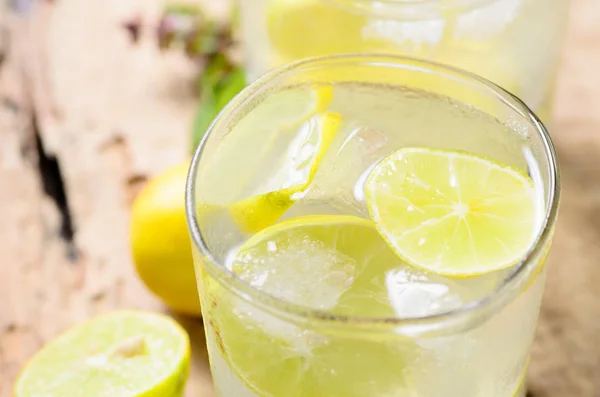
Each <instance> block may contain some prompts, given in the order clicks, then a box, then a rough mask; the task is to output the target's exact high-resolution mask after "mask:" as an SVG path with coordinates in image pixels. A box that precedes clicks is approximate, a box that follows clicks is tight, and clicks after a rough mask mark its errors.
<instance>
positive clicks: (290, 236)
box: [205, 215, 415, 397]
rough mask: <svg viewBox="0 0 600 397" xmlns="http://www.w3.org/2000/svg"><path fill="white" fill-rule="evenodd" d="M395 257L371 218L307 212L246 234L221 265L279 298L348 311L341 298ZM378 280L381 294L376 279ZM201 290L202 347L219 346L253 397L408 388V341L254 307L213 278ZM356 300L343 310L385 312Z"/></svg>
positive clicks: (363, 288) (346, 396)
mask: <svg viewBox="0 0 600 397" xmlns="http://www.w3.org/2000/svg"><path fill="white" fill-rule="evenodd" d="M399 262H400V260H399V259H398V258H397V256H396V255H395V254H394V253H393V251H391V250H390V249H389V247H388V246H387V244H386V243H385V241H384V240H383V239H382V238H381V236H380V235H379V233H378V232H377V230H376V229H375V227H374V224H373V223H372V222H371V221H368V220H365V219H361V218H357V217H352V216H335V215H310V216H303V217H299V218H294V219H291V220H287V221H283V222H280V223H277V224H275V225H273V226H271V227H270V228H267V229H265V230H263V231H261V232H259V233H258V234H256V235H254V236H253V237H252V238H250V239H249V240H248V241H247V242H246V243H245V244H244V245H243V246H242V247H241V248H240V249H239V251H238V252H237V254H236V255H235V258H233V259H232V260H231V262H230V263H229V266H230V268H231V269H232V271H233V272H234V273H235V274H236V275H238V276H239V277H240V278H242V279H244V280H245V281H247V282H249V283H250V284H252V285H253V286H255V287H256V288H260V289H261V290H263V291H265V292H268V293H270V294H271V295H274V296H275V297H277V298H278V299H282V300H284V301H287V302H291V303H296V304H301V305H304V306H305V307H312V308H316V309H321V310H328V311H330V312H332V313H337V312H339V311H344V310H348V311H346V312H345V313H347V314H352V313H351V312H350V311H349V310H350V309H349V308H348V309H346V308H340V305H341V304H342V303H343V302H345V301H346V300H352V299H353V297H354V298H355V297H356V295H357V294H361V293H369V292H374V291H369V290H373V288H372V287H370V284H372V283H373V273H376V272H382V273H385V270H386V269H387V267H390V268H391V267H393V266H395V265H398V263H399ZM380 288H381V289H382V290H381V293H383V294H385V296H386V297H387V291H385V285H382V286H381V287H380ZM206 291H207V294H208V300H207V303H206V305H205V307H206V308H208V310H209V314H208V315H207V316H206V319H207V320H208V324H209V325H210V327H211V329H210V330H209V332H208V335H209V338H214V339H215V342H216V343H214V344H215V345H216V346H217V348H218V349H219V350H218V351H217V352H211V353H212V354H220V355H221V356H222V357H223V358H224V359H225V361H226V362H227V363H228V365H229V366H230V368H231V370H233V372H235V373H236V375H237V376H238V377H239V378H240V379H241V380H242V381H243V382H244V384H245V385H246V386H247V388H249V389H251V390H252V391H254V392H255V393H256V394H257V395H258V396H261V397H263V396H264V397H267V396H289V397H314V396H328V397H354V396H379V395H387V394H386V392H390V393H391V391H396V392H400V391H402V390H404V389H405V388H406V387H407V386H406V382H405V380H404V377H403V374H404V373H405V369H406V367H405V366H406V363H407V360H409V359H410V357H411V354H412V355H414V349H415V345H414V342H412V341H411V340H409V339H406V338H403V337H401V336H399V335H389V336H388V337H385V338H382V337H381V336H379V335H372V336H368V335H363V334H360V335H354V336H353V335H351V334H349V333H347V334H344V333H329V334H324V333H319V332H317V331H314V330H312V329H310V328H307V327H306V326H304V327H302V326H296V325H295V324H293V323H292V322H288V321H283V320H282V319H279V318H277V317H275V316H273V315H271V314H269V313H267V312H263V311H262V310H260V309H259V308H257V307H256V306H253V305H250V304H248V303H246V302H245V301H243V300H241V299H239V298H237V297H236V296H234V295H233V294H231V293H229V291H227V290H224V289H223V287H222V286H221V285H220V284H218V283H216V282H209V283H208V288H206ZM362 301H363V302H364V307H362V308H361V307H360V306H358V305H354V304H353V305H351V306H352V309H353V310H361V311H362V312H361V313H360V314H365V313H373V314H374V315H377V314H381V315H390V316H391V315H393V309H392V308H391V306H390V305H389V303H388V304H387V306H385V305H384V304H383V303H380V302H378V301H377V299H372V300H370V299H367V298H365V297H363V299H362ZM383 311H385V312H383ZM211 343H212V341H211ZM213 361H214V359H213ZM407 395H409V394H407Z"/></svg>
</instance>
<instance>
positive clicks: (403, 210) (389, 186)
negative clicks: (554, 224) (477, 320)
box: [366, 148, 539, 277]
mask: <svg viewBox="0 0 600 397" xmlns="http://www.w3.org/2000/svg"><path fill="white" fill-rule="evenodd" d="M366 193H367V206H368V208H369V213H370V215H371V217H372V219H373V220H374V221H375V222H376V224H377V229H378V230H379V232H380V233H381V234H382V236H383V237H384V238H385V239H386V241H387V242H388V244H389V245H390V247H391V248H392V249H393V250H394V251H395V252H396V253H397V254H398V255H399V256H400V257H401V258H403V259H404V260H405V261H407V262H408V263H409V264H411V265H413V266H417V267H420V268H423V269H426V270H428V271H431V272H434V273H437V274H442V275H446V276H453V277H471V276H477V275H481V274H485V273H489V272H493V271H495V270H499V269H503V268H507V267H509V266H512V265H514V264H515V263H516V262H517V261H519V260H520V259H521V258H523V256H524V255H525V254H526V252H527V251H528V250H529V248H530V246H531V244H532V242H533V240H534V238H535V235H536V232H537V225H538V222H537V221H538V219H539V217H538V211H539V208H538V205H537V198H536V191H535V189H534V185H533V182H532V180H531V179H530V178H529V177H528V176H527V175H526V174H525V173H524V172H522V171H521V170H519V169H517V168H514V167H510V166H507V165H504V164H500V163H497V162H494V161H492V160H490V159H486V158H483V157H479V156H476V155H474V154H470V153H465V152H455V151H447V150H435V149H429V148H404V149H401V150H399V151H397V152H395V153H394V154H392V155H391V156H389V157H387V158H385V159H384V160H382V161H381V162H380V163H379V164H378V165H377V166H376V167H375V168H374V169H373V171H372V172H371V174H370V175H369V177H368V178H367V183H366Z"/></svg>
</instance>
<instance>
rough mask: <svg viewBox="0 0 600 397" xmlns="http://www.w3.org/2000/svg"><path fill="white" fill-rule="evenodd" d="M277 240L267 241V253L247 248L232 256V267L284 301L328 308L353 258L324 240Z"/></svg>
mask: <svg viewBox="0 0 600 397" xmlns="http://www.w3.org/2000/svg"><path fill="white" fill-rule="evenodd" d="M293 238H294V240H293V241H292V240H291V238H290V240H288V241H285V243H283V244H281V245H280V244H278V243H277V242H275V241H268V242H267V243H266V247H267V249H268V251H269V254H268V255H264V253H260V252H258V251H257V252H255V251H254V250H248V251H246V252H243V253H241V254H239V255H237V256H235V257H233V258H231V257H230V261H232V262H233V263H231V264H230V265H229V266H231V269H233V271H234V273H236V275H238V276H239V277H240V278H242V279H243V280H245V281H247V282H248V283H249V284H250V285H252V286H253V287H254V288H257V289H259V290H261V291H263V292H266V293H269V294H271V295H273V296H274V297H276V298H278V299H282V300H284V301H286V302H290V303H294V304H298V305H302V306H305V307H310V308H313V309H320V310H328V309H331V308H333V307H334V306H335V305H336V304H337V302H338V299H339V297H340V296H341V295H342V294H343V293H344V292H345V291H346V289H348V288H349V287H350V285H351V284H352V281H353V280H354V277H355V271H356V264H355V261H354V260H353V259H352V258H350V257H348V256H346V255H344V254H343V253H341V252H339V251H336V250H335V248H330V247H326V246H325V245H324V243H323V242H321V241H317V240H315V239H311V238H310V237H309V236H304V238H301V237H299V236H294V237H293Z"/></svg>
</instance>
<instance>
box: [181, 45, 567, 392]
mask: <svg viewBox="0 0 600 397" xmlns="http://www.w3.org/2000/svg"><path fill="white" fill-rule="evenodd" d="M322 115H325V116H322ZM314 117H317V119H316V120H323V119H321V118H320V117H326V118H327V117H333V119H331V120H337V121H338V122H339V130H338V131H337V134H336V135H335V137H334V138H333V139H332V140H331V142H330V143H329V146H328V149H327V150H326V151H325V153H324V155H323V156H322V158H320V165H319V170H318V171H317V173H316V174H315V175H314V178H312V177H308V180H306V179H305V181H304V182H303V183H304V184H303V185H302V189H296V188H292V187H290V186H292V185H294V183H296V182H294V183H291V182H290V179H286V178H292V179H293V178H294V175H295V174H294V173H293V172H292V173H285V172H284V173H282V169H284V168H285V167H287V165H286V164H288V163H286V162H285V161H287V159H290V158H295V157H297V156H301V154H302V153H303V152H302V149H300V148H299V147H297V146H295V143H297V142H298V139H297V138H298V137H300V138H302V137H304V138H306V136H308V135H302V134H306V133H307V132H306V131H309V130H310V128H312V127H314V125H313V124H311V123H312V121H311V120H315V119H314ZM311 126H312V127H311ZM304 138H302V139H300V140H301V141H303V142H305V141H307V139H304ZM308 140H309V139H308ZM321 144H322V142H321ZM311 145H312V144H311ZM311 145H308V146H306V145H304V146H303V148H304V149H303V150H306V149H307V147H309V146H311ZM311 147H312V146H311ZM406 147H421V148H431V149H432V150H433V149H435V150H442V151H447V150H451V151H457V153H464V152H469V153H473V154H476V155H477V156H481V158H486V159H491V161H494V162H498V163H502V164H506V165H507V166H511V167H512V168H511V169H514V170H520V171H516V172H518V173H519V175H526V176H527V177H528V178H531V181H532V184H533V186H534V188H535V191H536V200H537V201H535V202H536V211H537V212H536V216H535V222H536V223H535V229H534V231H535V237H532V241H531V244H530V245H529V246H528V248H527V249H526V251H525V252H523V253H522V255H520V256H519V257H518V258H517V259H518V260H517V262H516V263H515V264H514V266H512V267H510V268H508V269H505V270H502V271H494V272H492V273H490V274H484V275H481V276H477V277H471V278H467V279H452V278H447V277H441V276H438V275H432V274H430V273H423V272H420V271H418V270H416V269H413V268H412V267H411V266H407V267H403V268H402V270H399V271H396V272H395V273H394V274H395V275H396V276H400V279H398V278H397V279H396V281H397V288H400V290H399V291H402V293H401V294H397V296H396V297H395V298H394V299H396V300H397V301H398V302H399V306H397V307H398V309H396V311H394V312H393V313H394V314H392V315H390V314H389V310H388V309H389V308H390V306H389V305H388V304H389V302H387V300H386V299H387V298H388V296H387V295H385V294H384V295H383V299H384V300H386V302H384V303H383V304H380V303H381V301H379V299H380V298H382V296H381V295H377V294H380V292H381V291H378V290H375V289H373V288H375V287H373V286H367V287H365V288H367V289H369V291H370V292H369V293H373V294H375V295H377V296H376V299H375V298H374V299H373V300H372V301H371V300H369V299H370V298H368V297H367V298H364V299H365V300H364V301H362V302H360V303H359V304H360V305H367V306H365V307H368V308H369V309H368V311H366V312H362V313H361V314H356V313H355V312H352V310H353V309H354V308H353V307H351V308H350V309H352V310H350V311H348V310H346V311H345V309H344V310H342V309H340V308H339V307H338V306H336V305H337V304H338V302H337V299H338V298H339V296H340V294H341V293H343V290H344V289H345V288H349V286H350V285H351V284H352V283H353V282H354V279H353V278H348V279H345V278H344V277H345V273H344V272H341V273H340V272H337V273H335V272H334V273H335V274H334V273H327V272H325V270H324V269H327V268H328V267H329V266H330V265H331V263H329V260H328V257H327V256H323V255H320V254H318V253H319V252H320V251H319V247H315V246H311V245H310V244H311V243H309V242H306V243H305V242H303V241H297V242H296V243H298V244H297V246H299V247H301V246H302V245H306V246H307V248H306V250H303V251H302V252H298V255H297V256H296V257H295V259H293V260H291V259H289V257H286V259H281V260H280V261H278V260H277V259H274V260H272V258H271V259H269V260H271V262H268V263H270V264H271V265H273V266H276V268H274V270H273V272H271V273H269V272H267V273H265V274H264V277H265V278H268V277H274V276H273V275H274V274H276V275H281V277H280V278H279V279H278V280H277V283H276V284H275V285H273V284H270V286H269V288H266V289H265V288H263V286H264V283H263V281H264V280H259V279H257V278H254V279H252V278H251V280H250V281H249V280H248V279H247V278H246V277H244V275H243V274H240V273H239V272H236V271H235V267H234V266H233V265H232V263H234V262H232V258H236V255H239V252H240V249H241V248H240V246H248V245H249V244H250V245H251V244H252V243H253V242H254V243H255V242H256V240H257V239H259V238H263V237H264V236H265V234H266V235H268V234H269V233H272V235H275V234H276V233H277V231H281V230H282V228H284V227H285V225H290V218H292V219H307V218H302V217H303V216H306V215H308V216H309V217H310V216H312V218H311V219H325V218H319V217H326V218H327V217H329V218H327V219H334V218H335V217H337V218H335V219H342V218H343V219H350V218H352V219H359V220H360V221H354V220H353V221H352V222H357V223H360V224H362V223H361V222H367V221H366V220H365V219H362V218H367V219H368V217H369V215H368V214H366V215H365V210H364V209H365V194H364V184H365V180H364V178H363V177H364V175H366V174H368V173H369V172H371V170H372V169H373V165H376V164H378V163H379V162H380V161H382V159H385V158H387V157H388V156H389V155H390V154H391V153H394V152H396V151H397V150H400V149H402V148H406ZM294 148H296V149H297V150H296V149H294ZM277 159H282V160H284V161H283V162H282V163H279V162H277V161H275V160H277ZM281 175H284V176H286V178H283V179H281ZM311 178H312V179H311ZM265 186H266V187H265ZM286 189H287V190H286ZM290 189H291V190H290ZM558 201H559V177H558V169H557V162H556V157H555V153H554V149H553V145H552V142H551V139H550V137H549V135H548V133H547V131H546V129H545V128H544V126H543V124H542V123H541V122H540V121H539V119H538V118H537V117H536V116H535V115H534V114H533V113H532V111H531V110H530V109H529V108H528V107H527V106H526V105H525V104H524V103H523V102H522V101H521V100H519V99H518V98H516V97H515V96H513V95H512V94H510V93H508V92H507V91H505V90H503V89H502V88H500V87H499V86H496V85H495V84H493V83H491V82H489V81H487V80H485V79H483V78H480V77H478V76H476V75H473V74H470V73H468V72H465V71H462V70H460V69H455V68H452V67H450V66H445V65H442V64H438V63H432V62H429V61H423V60H416V59H412V58H405V57H399V56H392V55H376V54H361V55H340V56H328V57H322V58H310V59H307V60H302V61H298V62H294V63H292V64H289V65H287V66H284V67H281V68H277V69H275V70H273V71H271V72H269V73H267V74H265V75H264V76H263V77H261V78H259V79H258V80H256V81H255V82H253V83H252V84H251V85H250V86H248V87H247V88H245V89H244V90H243V91H242V92H241V93H240V94H239V95H238V96H237V97H236V98H234V99H233V100H232V101H231V102H230V103H229V104H228V105H227V106H226V108H225V109H224V110H223V111H222V112H221V113H220V114H219V116H218V117H217V118H216V119H215V120H214V122H213V124H212V125H211V127H210V128H209V130H208V132H207V134H206V135H205V137H204V139H203V140H202V142H201V143H200V145H199V147H198V148H197V150H196V153H195V155H194V158H193V161H192V164H191V169H190V172H189V175H188V181H187V188H186V211H187V217H188V225H189V230H190V234H191V238H192V247H193V253H194V260H195V269H196V278H197V283H198V289H199V294H200V299H201V304H202V311H203V318H204V325H205V331H206V340H207V344H208V352H209V356H210V363H211V369H212V374H213V378H214V385H215V389H216V391H217V395H219V396H221V397H313V396H328V397H354V396H356V397H364V396H372V397H388V396H407V397H408V396H410V397H480V396H486V397H491V396H496V397H514V396H519V397H522V396H524V395H525V388H524V379H525V376H526V371H527V367H528V363H529V350H530V346H531V343H532V339H533V335H534V329H535V326H536V322H537V316H538V312H539V307H540V301H541V298H542V292H543V289H544V282H545V275H546V268H545V266H544V263H545V259H546V255H547V253H548V250H549V247H550V244H551V239H552V235H553V230H554V225H555V220H556V216H557V207H558ZM240 206H242V207H244V206H245V210H247V214H249V215H250V217H249V218H245V220H246V221H248V222H246V223H245V224H244V222H242V223H240V219H239V210H240V208H241V207H240ZM409 210H410V208H409ZM256 214H259V215H260V216H255V215H256ZM298 217H300V218H298ZM332 217H333V218H332ZM340 217H341V218H340ZM268 230H271V232H269V231H268ZM382 241H383V240H382ZM291 243H294V242H291ZM291 243H290V244H291ZM271 244H272V246H271ZM361 244H367V242H366V241H362V242H361V241H360V240H359V241H357V243H356V244H355V246H357V247H358V248H356V247H355V248H356V249H360V245H361ZM268 248H269V250H270V251H273V252H275V251H276V250H277V249H278V248H277V247H276V246H275V243H274V242H270V243H269V245H268ZM319 255H320V256H319ZM275 258H276V257H275ZM259 260H260V258H259ZM256 263H259V262H256ZM261 263H263V262H261ZM265 263H266V262H265ZM385 265H387V264H384V263H382V266H385ZM297 266H302V268H303V271H298V272H296V271H295V270H297V269H296V267H297ZM411 269H412V270H411ZM250 272H251V270H250ZM278 272H282V273H278ZM408 273H410V275H409V276H408V277H404V276H405V275H406V274H408ZM246 276H247V274H246ZM277 277H279V276H277ZM402 277H404V279H402ZM359 278H360V275H358V276H357V278H356V280H359ZM356 282H358V281H356ZM377 288H378V287H377ZM394 288H396V287H394ZM440 291H441V292H440ZM452 291H458V292H457V294H453V293H451V294H448V292H452ZM388 292H389V293H390V295H389V297H390V299H392V295H391V294H392V292H393V291H392V290H389V291H386V293H388ZM375 295H373V296H375ZM457 296H460V298H457ZM361 299H362V298H361ZM376 300H377V302H375V301H376ZM352 305H353V303H350V306H352ZM394 307H396V306H394ZM353 313H354V314H353ZM381 313H383V314H381Z"/></svg>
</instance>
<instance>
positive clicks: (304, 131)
mask: <svg viewBox="0 0 600 397" xmlns="http://www.w3.org/2000/svg"><path fill="white" fill-rule="evenodd" d="M265 120H268V119H265ZM340 122H341V116H340V115H339V114H337V113H331V112H325V113H322V114H319V115H317V116H315V117H313V118H311V119H309V120H307V121H306V122H305V123H304V124H303V125H302V126H300V127H298V128H295V129H294V130H293V132H292V134H291V135H288V137H287V138H286V137H285V136H284V135H287V134H286V132H281V133H280V134H279V135H281V136H279V137H274V140H279V139H282V138H283V141H282V142H280V143H273V148H272V150H270V149H267V151H266V152H265V153H263V155H262V160H263V162H264V165H263V167H268V168H269V169H264V170H261V169H259V171H258V173H257V174H259V175H262V176H263V178H262V180H260V181H256V183H255V184H254V183H252V184H253V185H255V186H257V187H256V188H255V189H253V191H254V194H252V195H250V196H249V197H247V198H245V199H242V200H239V201H237V202H235V203H233V204H231V205H230V206H229V211H230V214H231V216H232V218H233V219H234V221H235V222H236V223H237V224H238V226H239V227H240V229H242V230H243V231H244V232H247V233H255V232H257V231H259V230H262V229H263V228H265V227H267V226H270V225H272V224H273V223H274V222H275V221H276V220H277V219H279V217H281V215H283V213H284V212H285V211H287V209H289V208H290V206H291V205H292V204H293V203H294V199H293V195H294V194H296V193H299V192H301V191H303V190H304V189H305V188H306V187H307V186H308V185H309V184H310V182H311V181H312V179H313V178H314V176H315V174H316V172H317V169H318V167H319V164H320V163H321V160H322V159H323V156H324V155H325V153H326V152H327V150H328V149H329V146H330V145H331V142H332V141H333V139H334V137H335V135H336V133H337V131H338V128H339V125H340ZM264 175H268V177H266V178H265V177H264Z"/></svg>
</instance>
